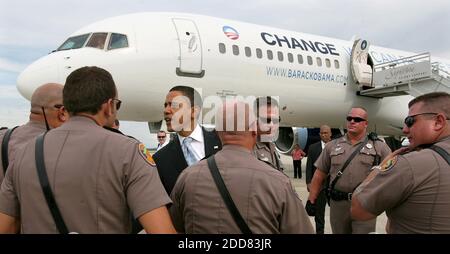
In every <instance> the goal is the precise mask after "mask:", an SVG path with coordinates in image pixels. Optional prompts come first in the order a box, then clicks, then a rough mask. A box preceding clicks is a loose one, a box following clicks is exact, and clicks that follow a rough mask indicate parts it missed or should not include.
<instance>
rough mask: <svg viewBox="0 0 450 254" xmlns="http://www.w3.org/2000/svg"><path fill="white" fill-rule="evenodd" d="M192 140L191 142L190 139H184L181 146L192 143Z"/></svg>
mask: <svg viewBox="0 0 450 254" xmlns="http://www.w3.org/2000/svg"><path fill="white" fill-rule="evenodd" d="M192 140H193V138H192V137H186V138H185V139H184V140H183V144H190V143H191V142H192Z"/></svg>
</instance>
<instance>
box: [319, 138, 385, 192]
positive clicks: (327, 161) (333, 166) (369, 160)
mask: <svg viewBox="0 0 450 254" xmlns="http://www.w3.org/2000/svg"><path fill="white" fill-rule="evenodd" d="M364 139H365V137H364V138H363V139H361V140H360V141H358V143H356V144H354V145H352V144H351V143H350V141H349V140H348V139H347V135H345V136H343V137H341V138H339V139H336V140H333V141H330V142H328V143H327V144H326V146H325V148H324V150H323V151H322V153H321V154H320V156H319V158H318V159H317V161H316V162H315V164H314V165H315V166H316V168H318V169H320V170H321V171H322V172H324V173H325V174H330V183H331V182H333V180H334V178H336V175H337V173H338V171H339V170H340V169H341V167H342V166H343V164H344V163H345V161H346V160H347V158H349V156H350V155H351V154H352V153H353V151H354V149H355V148H356V147H358V146H359V145H360V144H361V142H363V141H364ZM390 152H391V149H390V148H389V147H388V146H387V145H386V144H385V143H384V142H383V141H376V142H373V141H372V140H369V141H368V142H367V144H366V145H364V147H363V148H361V150H360V151H359V153H358V154H357V155H356V156H355V157H354V158H353V159H352V161H351V162H350V164H348V166H347V168H346V169H345V170H344V173H343V174H342V176H341V178H340V179H339V180H338V181H337V183H336V186H335V189H337V190H339V191H342V192H353V190H354V189H355V188H356V187H357V186H358V185H359V184H360V183H361V182H362V181H363V180H364V179H366V177H367V175H369V173H370V170H371V168H372V164H373V161H374V158H375V155H376V154H378V155H380V156H381V160H380V162H381V161H382V160H383V158H385V157H386V156H387V155H389V153H390Z"/></svg>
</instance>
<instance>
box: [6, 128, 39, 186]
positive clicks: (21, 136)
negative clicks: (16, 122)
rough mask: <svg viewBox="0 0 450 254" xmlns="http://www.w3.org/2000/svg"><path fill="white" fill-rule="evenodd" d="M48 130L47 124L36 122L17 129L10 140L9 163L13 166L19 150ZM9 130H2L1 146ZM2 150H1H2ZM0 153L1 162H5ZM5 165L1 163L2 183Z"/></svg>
mask: <svg viewBox="0 0 450 254" xmlns="http://www.w3.org/2000/svg"><path fill="white" fill-rule="evenodd" d="M46 130H47V128H45V124H44V123H41V122H35V121H29V122H28V123H26V124H24V125H22V126H19V127H17V128H16V129H15V130H14V131H13V133H12V134H11V137H10V139H9V143H8V144H9V145H8V161H9V163H10V164H11V162H12V161H13V160H14V157H15V153H16V151H17V149H18V148H20V147H21V146H23V145H25V144H26V143H28V142H29V141H31V140H32V139H33V138H35V137H37V136H38V135H39V134H42V133H44V132H45V131H46ZM6 131H7V130H1V131H0V145H1V142H2V141H3V137H4V135H5V133H6ZM0 149H1V148H0ZM1 156H2V155H1V153H0V161H1V160H3V158H1ZM3 171H4V169H3V165H2V164H1V163H0V183H1V182H2V181H3V177H4V175H3Z"/></svg>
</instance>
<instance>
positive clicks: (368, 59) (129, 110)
mask: <svg viewBox="0 0 450 254" xmlns="http://www.w3.org/2000/svg"><path fill="white" fill-rule="evenodd" d="M418 59H419V60H418ZM420 59H422V60H423V59H425V60H424V61H421V60H420ZM416 63H417V66H415V67H411V66H410V65H408V64H416ZM424 64H425V67H424V69H423V68H422V67H423V65H424ZM397 65H398V66H399V68H397V69H392V68H391V67H393V66H397ZM83 66H98V67H101V68H104V69H106V70H108V71H109V72H110V73H111V74H112V76H113V78H114V80H115V83H116V86H117V88H118V91H119V96H120V99H121V100H122V101H123V106H122V108H121V110H120V112H119V118H120V119H121V120H132V121H145V122H148V125H149V129H150V132H152V133H156V132H157V131H158V130H159V129H160V128H161V126H162V119H163V104H164V100H165V96H166V94H167V92H168V90H169V89H170V88H171V87H173V86H174V85H189V86H192V87H194V88H196V89H198V90H200V91H201V93H202V96H203V97H207V96H213V95H215V96H221V97H225V96H236V95H242V96H251V95H253V96H268V95H269V96H277V97H278V98H279V102H280V116H281V120H282V121H281V123H280V129H279V135H278V139H277V140H276V145H277V148H278V149H279V151H280V152H282V153H288V152H289V151H291V149H292V148H293V146H294V144H296V143H298V144H300V146H301V147H303V148H305V147H306V146H308V145H309V144H311V143H313V142H315V141H318V140H319V138H318V129H317V128H318V127H319V126H320V125H322V124H328V125H330V126H331V127H332V128H333V133H334V134H336V133H342V130H343V129H344V126H345V116H346V114H347V112H348V110H349V109H350V108H351V107H352V106H355V105H359V106H363V107H365V108H366V109H367V110H368V114H369V130H371V131H375V132H377V133H378V134H381V135H385V136H390V137H395V138H398V137H400V135H401V134H402V133H401V129H402V127H403V118H404V117H405V116H406V115H407V111H408V107H407V103H408V101H410V100H411V99H412V98H413V97H412V96H411V95H414V91H416V94H417V89H415V90H414V89H412V90H411V91H409V92H404V91H403V90H404V87H405V86H406V87H409V88H411V84H412V83H414V82H415V81H417V80H422V81H423V80H425V79H426V80H425V81H426V82H428V83H430V79H431V81H433V82H434V83H433V82H431V83H433V84H437V86H439V85H440V87H442V84H441V83H442V82H441V83H439V82H437V81H436V78H434V79H433V78H430V76H433V75H435V73H436V71H437V72H439V73H440V74H439V76H438V77H443V79H444V85H445V84H447V85H448V80H449V78H450V74H448V73H449V72H450V61H448V60H444V59H440V58H435V57H431V56H430V54H429V53H425V54H419V55H418V54H417V53H413V52H406V51H401V50H395V49H388V48H383V47H377V46H371V45H369V42H368V41H367V40H364V39H356V38H355V39H352V40H349V41H345V40H339V39H333V38H327V37H323V36H316V35H311V34H305V33H299V32H293V31H288V30H283V29H278V28H272V27H267V26H260V25H255V24H250V23H244V22H238V21H233V20H227V19H221V18H215V17H209V16H202V15H195V14H187V13H162V12H144V13H134V14H128V15H123V16H117V17H112V18H108V19H105V20H102V21H99V22H95V23H93V24H91V25H88V26H86V27H83V28H81V29H79V30H78V31H76V32H74V33H73V34H71V35H70V36H69V38H68V39H67V40H66V41H64V42H63V43H62V44H61V46H59V47H58V48H57V49H56V50H54V51H52V52H51V53H49V54H48V55H46V56H43V57H42V58H40V59H38V60H37V61H35V62H34V63H32V64H31V65H30V66H28V67H27V68H26V69H25V70H24V71H23V72H22V73H21V74H20V76H19V77H18V81H17V88H18V90H19V92H20V93H21V94H22V95H23V96H24V97H25V98H27V99H30V97H31V94H32V92H33V91H34V90H35V89H36V88H37V87H38V86H39V85H41V84H43V83H47V82H58V83H62V84H64V82H65V79H66V77H67V76H68V75H69V74H70V73H71V72H72V71H73V70H75V69H77V68H79V67H83ZM419 67H420V68H419ZM416 69H419V70H420V71H417V70H416ZM377 70H379V71H377ZM424 73H425V74H424ZM377 75H378V76H377ZM380 75H381V76H380ZM427 75H428V76H427ZM405 77H406V78H407V80H405ZM380 80H381V81H380ZM388 81H391V82H390V83H389V84H388ZM433 84H432V85H429V87H432V88H428V89H432V90H439V89H441V88H440V87H437V86H436V85H433ZM400 85H401V86H400ZM392 86H395V87H394V88H392ZM422 87H423V86H422ZM377 89H378V90H379V89H382V90H383V89H390V90H389V91H387V92H386V91H384V92H383V94H384V95H380V94H379V92H378V93H374V92H372V90H377ZM396 89H397V90H402V89H403V90H402V91H397V90H396ZM368 92H370V93H368ZM364 93H366V94H364ZM392 95H395V96H392ZM385 96H391V97H385ZM394 140H395V139H394Z"/></svg>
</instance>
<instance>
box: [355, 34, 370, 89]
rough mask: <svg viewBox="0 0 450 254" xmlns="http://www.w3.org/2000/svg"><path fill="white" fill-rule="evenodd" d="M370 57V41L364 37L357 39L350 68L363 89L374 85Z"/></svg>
mask: <svg viewBox="0 0 450 254" xmlns="http://www.w3.org/2000/svg"><path fill="white" fill-rule="evenodd" d="M369 58H370V55H369V42H368V41H366V40H362V39H357V40H355V42H354V43H353V47H352V53H351V56H350V68H351V72H352V76H353V79H354V80H355V81H356V83H357V84H359V88H362V89H365V88H371V87H372V66H371V65H369V63H371V60H370V59H369Z"/></svg>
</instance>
